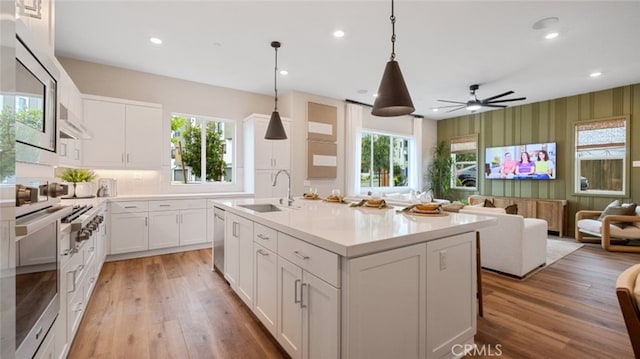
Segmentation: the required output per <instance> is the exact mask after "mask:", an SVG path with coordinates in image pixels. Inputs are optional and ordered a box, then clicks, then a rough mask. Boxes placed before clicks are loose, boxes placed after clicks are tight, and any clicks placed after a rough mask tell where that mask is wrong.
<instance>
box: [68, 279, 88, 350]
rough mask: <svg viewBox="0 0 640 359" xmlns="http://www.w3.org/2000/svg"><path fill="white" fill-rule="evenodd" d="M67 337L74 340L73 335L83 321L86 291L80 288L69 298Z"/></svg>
mask: <svg viewBox="0 0 640 359" xmlns="http://www.w3.org/2000/svg"><path fill="white" fill-rule="evenodd" d="M66 305H67V335H68V336H69V338H73V335H74V334H75V333H76V331H77V330H78V327H79V326H80V320H81V319H82V313H83V312H84V310H85V306H86V301H85V299H84V290H83V289H82V288H81V287H79V288H77V290H76V291H75V292H74V293H73V295H71V294H69V296H67V303H66Z"/></svg>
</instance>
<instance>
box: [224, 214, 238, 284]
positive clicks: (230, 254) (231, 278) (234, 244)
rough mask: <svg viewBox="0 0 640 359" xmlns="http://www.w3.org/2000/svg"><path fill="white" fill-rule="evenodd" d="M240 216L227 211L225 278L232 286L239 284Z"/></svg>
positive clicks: (225, 223)
mask: <svg viewBox="0 0 640 359" xmlns="http://www.w3.org/2000/svg"><path fill="white" fill-rule="evenodd" d="M238 218H240V217H238V216H236V215H235V214H232V213H229V212H227V213H226V216H225V220H224V229H225V233H224V278H225V279H226V280H227V282H229V285H230V286H231V288H234V290H235V288H236V287H237V286H238V271H239V268H238V265H239V262H238V256H239V253H240V235H239V234H238V227H239V226H240V224H239V223H238Z"/></svg>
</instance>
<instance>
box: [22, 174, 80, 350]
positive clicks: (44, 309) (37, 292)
mask: <svg viewBox="0 0 640 359" xmlns="http://www.w3.org/2000/svg"><path fill="white" fill-rule="evenodd" d="M18 182H19V184H17V185H16V226H15V235H16V253H15V258H16V261H15V263H16V280H15V307H16V315H15V318H16V323H15V324H16V325H15V328H16V357H17V358H31V357H33V355H34V354H35V353H36V351H37V349H38V347H39V346H40V343H41V342H42V340H43V339H44V337H45V336H46V334H47V332H48V331H49V330H50V329H51V327H52V325H53V322H54V320H55V318H56V316H57V315H58V313H59V311H60V299H59V288H60V283H58V278H59V273H58V272H59V252H60V249H59V248H58V247H59V238H58V236H59V233H60V223H61V219H62V218H63V217H66V216H68V215H69V214H70V213H71V211H72V208H71V207H70V206H62V205H60V198H59V197H61V196H63V195H64V194H66V193H67V192H68V188H67V187H65V186H62V185H59V184H57V183H55V182H52V181H47V180H43V179H19V180H18Z"/></svg>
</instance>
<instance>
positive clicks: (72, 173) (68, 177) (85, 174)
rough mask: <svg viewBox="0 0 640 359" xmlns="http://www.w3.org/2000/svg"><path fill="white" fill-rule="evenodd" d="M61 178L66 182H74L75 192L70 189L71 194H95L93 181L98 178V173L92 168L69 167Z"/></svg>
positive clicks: (75, 195) (83, 195) (90, 195)
mask: <svg viewBox="0 0 640 359" xmlns="http://www.w3.org/2000/svg"><path fill="white" fill-rule="evenodd" d="M60 178H61V179H62V180H63V181H65V182H69V183H73V192H72V191H71V190H69V196H73V197H76V198H88V197H93V196H94V194H95V191H94V188H93V183H91V181H93V180H94V179H95V178H96V174H95V172H93V171H91V170H86V169H82V168H79V169H76V168H67V169H66V170H64V172H62V175H61V176H60Z"/></svg>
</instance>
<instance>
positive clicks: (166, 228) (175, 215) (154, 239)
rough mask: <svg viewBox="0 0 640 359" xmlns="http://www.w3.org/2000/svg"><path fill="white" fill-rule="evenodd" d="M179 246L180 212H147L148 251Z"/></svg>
mask: <svg viewBox="0 0 640 359" xmlns="http://www.w3.org/2000/svg"><path fill="white" fill-rule="evenodd" d="M178 245H180V211H177V210H176V211H161V212H149V249H157V248H167V247H175V246H178Z"/></svg>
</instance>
